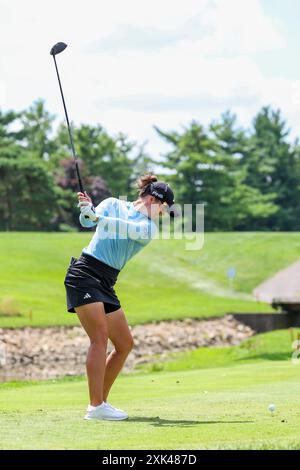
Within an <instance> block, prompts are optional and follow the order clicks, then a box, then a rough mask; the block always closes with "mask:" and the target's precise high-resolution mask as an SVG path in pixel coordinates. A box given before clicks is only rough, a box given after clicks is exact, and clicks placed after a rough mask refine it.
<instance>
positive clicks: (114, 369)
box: [103, 309, 134, 401]
mask: <svg viewBox="0 0 300 470" xmlns="http://www.w3.org/2000/svg"><path fill="white" fill-rule="evenodd" d="M106 320H107V327H108V337H109V339H110V340H111V342H112V343H113V345H114V347H115V349H114V350H113V351H112V352H111V353H110V355H109V356H108V358H107V360H106V369H105V377H104V388H103V399H104V401H106V400H107V397H108V394H109V391H110V389H111V386H112V384H113V383H114V381H115V380H116V378H117V376H118V374H119V373H120V371H121V369H122V367H123V365H124V363H125V361H126V358H127V356H128V354H129V353H130V351H131V350H132V348H133V344H134V343H133V338H132V335H131V332H130V329H129V326H128V323H127V320H126V317H125V315H124V312H123V310H122V309H119V310H117V311H115V312H112V313H108V314H106Z"/></svg>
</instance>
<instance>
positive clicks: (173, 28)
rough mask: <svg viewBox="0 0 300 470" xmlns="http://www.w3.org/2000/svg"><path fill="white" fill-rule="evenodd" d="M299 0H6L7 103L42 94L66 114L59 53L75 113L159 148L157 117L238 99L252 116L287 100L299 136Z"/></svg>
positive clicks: (201, 117) (179, 119)
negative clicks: (57, 48) (54, 53)
mask: <svg viewBox="0 0 300 470" xmlns="http://www.w3.org/2000/svg"><path fill="white" fill-rule="evenodd" d="M299 17H300V2H299V1H298V0H285V1H282V0H185V1H184V2H182V1H181V0H180V1H179V0H163V1H162V0H152V1H151V2H149V1H144V0H126V1H124V0H110V1H109V2H107V1H106V0H105V1H104V0H85V2H81V1H78V0H75V1H74V0H73V1H70V0H65V1H64V2H61V1H58V0H52V1H51V2H41V1H37V0H26V2H21V1H20V0H0V50H1V51H2V52H1V57H0V106H1V107H2V108H4V109H11V108H12V109H17V110H20V109H23V108H26V107H28V106H29V105H30V104H31V103H32V102H33V100H35V99H37V98H39V97H41V98H44V99H45V101H46V106H47V108H48V109H49V110H50V111H51V112H52V113H53V114H56V115H57V118H58V120H63V118H64V115H63V109H62V105H61V102H60V96H59V90H58V85H57V81H56V76H55V70H54V66H53V63H52V62H53V61H52V59H51V57H50V55H49V50H50V48H51V46H52V45H53V44H54V43H56V42H57V41H64V42H66V43H67V44H68V48H67V49H66V51H65V52H64V53H63V54H62V55H61V56H59V57H58V63H59V68H60V73H61V77H62V81H63V87H64V91H65V95H66V100H67V105H68V109H69V114H70V117H71V119H72V120H73V121H74V122H75V123H76V124H79V123H82V122H84V123H91V124H96V123H100V124H102V125H103V126H104V127H105V128H106V129H107V131H108V132H109V133H111V134H116V133H117V132H120V131H121V132H124V133H126V134H127V135H128V136H129V138H131V139H132V140H135V141H137V142H139V143H143V142H147V145H146V149H147V150H148V152H149V153H150V154H151V155H152V156H153V157H155V155H157V154H159V153H162V152H164V151H165V150H166V144H165V143H164V142H162V141H161V139H159V138H158V137H157V136H156V133H155V131H154V130H153V126H154V125H156V126H158V127H160V128H162V129H163V130H170V129H178V130H179V129H181V128H182V126H185V125H188V124H189V123H190V122H191V120H193V119H195V120H198V121H200V122H201V123H204V124H208V123H209V122H211V121H212V120H213V119H214V120H215V119H218V118H219V117H220V115H221V113H222V112H224V111H225V110H227V109H231V110H232V111H233V112H235V113H236V114H237V115H238V121H239V122H240V124H241V125H243V126H245V127H248V126H250V125H251V120H252V118H253V117H254V115H255V114H256V113H257V111H258V110H259V109H260V108H261V107H262V106H264V105H267V104H271V105H272V106H274V107H279V108H280V109H281V110H282V112H283V116H284V117H285V118H286V119H287V121H288V124H289V126H290V127H291V128H292V134H291V138H294V137H296V136H300V65H299V52H298V44H299V43H300V41H299V39H300V37H299V36H300V32H299V26H298V21H299V20H298V19H299Z"/></svg>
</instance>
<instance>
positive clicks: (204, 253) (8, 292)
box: [0, 231, 300, 328]
mask: <svg viewBox="0 0 300 470" xmlns="http://www.w3.org/2000/svg"><path fill="white" fill-rule="evenodd" d="M92 234H93V232H92V231H89V232H81V233H38V232H7V233H6V232H2V233H0V243H1V246H2V247H3V248H2V250H1V252H0V262H1V266H3V267H5V269H3V270H2V271H1V282H0V306H1V302H2V301H3V300H4V299H5V298H7V297H12V298H13V299H14V301H15V302H16V303H17V304H18V305H19V308H20V312H21V313H22V316H21V317H9V316H4V317H3V316H0V327H13V328H15V327H23V326H54V325H76V324H78V319H77V316H76V315H74V314H69V313H67V311H66V304H65V288H64V285H63V281H64V277H65V272H66V269H67V267H68V264H69V261H70V258H71V256H75V257H78V256H79V255H80V253H81V251H82V248H83V247H85V246H87V245H88V243H89V240H90V239H91V237H92ZM185 248H186V240H184V239H183V240H154V241H153V242H152V243H150V244H149V245H148V246H147V247H146V248H145V249H144V250H142V251H141V252H140V253H139V254H138V255H137V256H135V257H134V258H133V259H132V260H130V261H129V263H128V265H126V267H125V269H124V270H122V272H121V273H120V275H119V279H118V282H117V284H116V292H117V294H118V296H119V298H120V300H121V305H122V307H123V309H124V310H125V313H126V316H127V319H128V321H129V323H130V324H131V325H136V324H141V323H146V322H150V321H160V320H170V319H172V320H174V319H181V318H187V317H191V318H200V317H214V316H223V315H224V314H226V313H228V312H264V311H272V309H271V307H270V306H268V305H266V304H261V303H258V302H255V301H253V299H252V297H251V292H252V290H253V289H254V288H255V287H256V286H257V285H258V284H259V283H261V282H262V281H263V280H265V279H266V278H267V277H270V276H271V275H273V274H275V273H276V272H277V271H278V270H280V269H283V268H285V267H287V266H288V265H289V264H291V263H293V262H295V261H296V260H298V259H299V258H300V237H299V234H298V233H206V234H205V239H204V246H203V248H202V250H198V251H188V250H186V249H185ZM278 253H280V256H278ZM230 267H235V269H236V272H237V276H236V278H235V279H234V281H233V285H232V286H229V285H228V279H227V271H228V269H229V268H230Z"/></svg>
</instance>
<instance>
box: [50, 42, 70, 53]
mask: <svg viewBox="0 0 300 470" xmlns="http://www.w3.org/2000/svg"><path fill="white" fill-rule="evenodd" d="M66 47H67V44H65V43H64V42H58V43H56V44H55V45H54V46H53V47H52V49H51V51H50V54H51V55H57V54H60V53H61V52H62V51H64V50H65V48H66Z"/></svg>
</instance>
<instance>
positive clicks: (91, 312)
mask: <svg viewBox="0 0 300 470" xmlns="http://www.w3.org/2000/svg"><path fill="white" fill-rule="evenodd" d="M75 311H76V313H77V315H78V318H79V320H80V322H81V324H82V326H83V328H84V329H85V331H86V333H87V334H88V336H89V338H90V342H91V344H90V347H89V350H88V354H87V359H86V371H87V376H88V385H89V393H90V403H91V405H92V406H97V405H100V404H101V403H102V402H103V401H104V398H103V385H104V374H105V362H106V350H107V341H108V329H107V321H106V318H105V311H104V307H103V303H102V302H95V303H92V304H88V305H82V306H81V307H76V308H75Z"/></svg>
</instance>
